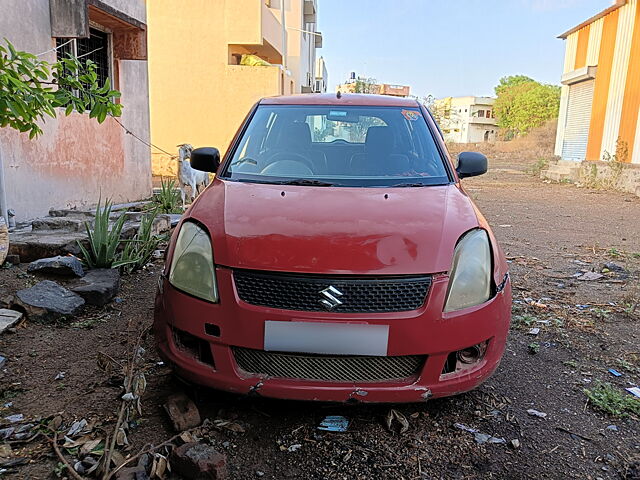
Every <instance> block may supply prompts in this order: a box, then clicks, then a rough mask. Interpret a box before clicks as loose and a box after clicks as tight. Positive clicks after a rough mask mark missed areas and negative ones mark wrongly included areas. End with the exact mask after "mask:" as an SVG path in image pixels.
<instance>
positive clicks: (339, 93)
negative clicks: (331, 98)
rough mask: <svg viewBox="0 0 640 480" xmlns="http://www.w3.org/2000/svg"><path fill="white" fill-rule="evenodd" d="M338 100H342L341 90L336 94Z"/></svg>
mask: <svg viewBox="0 0 640 480" xmlns="http://www.w3.org/2000/svg"><path fill="white" fill-rule="evenodd" d="M336 98H342V92H341V91H340V90H338V93H336Z"/></svg>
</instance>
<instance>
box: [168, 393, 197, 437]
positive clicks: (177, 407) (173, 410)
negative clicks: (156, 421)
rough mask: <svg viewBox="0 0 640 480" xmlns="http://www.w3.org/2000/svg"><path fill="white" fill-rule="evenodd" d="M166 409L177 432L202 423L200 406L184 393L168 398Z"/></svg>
mask: <svg viewBox="0 0 640 480" xmlns="http://www.w3.org/2000/svg"><path fill="white" fill-rule="evenodd" d="M164 409H165V411H166V412H167V415H169V419H170V420H171V424H172V425H173V428H174V430H175V431H176V432H183V431H184V430H188V429H189V428H193V427H197V426H198V425H200V423H201V418H200V412H199V411H198V407H196V405H195V404H194V403H193V402H192V401H191V399H190V398H189V397H187V396H186V395H185V394H184V393H176V394H174V395H171V396H169V398H167V403H165V404H164Z"/></svg>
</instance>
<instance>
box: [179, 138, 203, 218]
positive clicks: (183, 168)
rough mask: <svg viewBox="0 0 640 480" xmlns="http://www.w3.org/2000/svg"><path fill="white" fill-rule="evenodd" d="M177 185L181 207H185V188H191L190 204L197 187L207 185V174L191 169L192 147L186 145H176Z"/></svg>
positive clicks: (194, 196) (196, 192) (195, 194)
mask: <svg viewBox="0 0 640 480" xmlns="http://www.w3.org/2000/svg"><path fill="white" fill-rule="evenodd" d="M178 147H179V150H178V183H179V187H180V196H181V197H182V206H183V207H184V205H185V199H186V196H187V192H186V190H185V187H186V186H189V187H191V202H193V201H194V200H195V198H196V196H197V195H198V193H199V192H198V186H199V185H203V188H204V187H206V186H207V185H209V174H208V173H207V172H199V171H198V170H194V169H193V168H191V151H192V150H193V147H192V146H191V145H189V144H188V143H183V144H182V145H178Z"/></svg>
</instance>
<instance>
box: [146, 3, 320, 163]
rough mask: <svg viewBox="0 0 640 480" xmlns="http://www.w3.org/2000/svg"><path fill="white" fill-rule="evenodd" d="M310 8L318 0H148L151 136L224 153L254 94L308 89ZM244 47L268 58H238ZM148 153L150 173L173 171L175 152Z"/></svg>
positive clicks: (169, 145) (165, 143) (312, 59)
mask: <svg viewBox="0 0 640 480" xmlns="http://www.w3.org/2000/svg"><path fill="white" fill-rule="evenodd" d="M283 2H284V3H283ZM317 8H318V6H317V0H286V1H285V0H216V1H205V0H182V1H180V2H176V1H174V0H153V1H148V2H147V16H148V19H149V74H150V85H151V90H150V95H151V97H150V102H151V140H152V143H154V144H155V145H157V146H159V147H160V148H162V149H163V150H166V151H167V152H170V153H172V152H177V148H176V145H178V144H181V143H190V144H192V145H193V146H195V147H200V146H214V147H217V148H219V149H220V152H221V153H222V154H224V152H225V151H226V149H227V147H228V145H229V143H230V142H231V140H232V137H233V135H234V134H235V132H236V130H237V128H238V127H239V126H240V124H241V122H242V120H243V118H244V117H245V115H246V114H247V112H248V111H249V109H250V108H251V106H252V105H253V104H254V103H255V102H256V101H257V100H258V99H260V98H261V97H268V96H273V95H281V94H285V95H288V94H292V93H306V92H311V91H313V90H314V85H315V83H316V74H315V65H316V49H317V48H319V47H321V46H322V35H321V34H320V33H319V32H316V24H317ZM283 20H284V23H283ZM247 54H250V55H254V56H255V57H259V58H260V59H262V60H264V61H266V62H268V63H269V64H270V65H266V66H265V65H262V66H257V65H256V66H250V65H242V64H241V61H242V55H247ZM152 153H153V154H152V161H153V172H154V174H157V175H175V174H176V172H177V162H176V160H175V159H172V158H171V157H170V156H168V155H166V154H164V153H160V152H152Z"/></svg>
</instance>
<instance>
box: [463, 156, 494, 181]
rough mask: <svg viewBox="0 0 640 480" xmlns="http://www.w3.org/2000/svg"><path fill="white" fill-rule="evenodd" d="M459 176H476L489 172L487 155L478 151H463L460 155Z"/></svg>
mask: <svg viewBox="0 0 640 480" xmlns="http://www.w3.org/2000/svg"><path fill="white" fill-rule="evenodd" d="M456 172H457V173H458V177H460V178H466V177H475V176H477V175H482V174H484V173H487V157H485V156H484V155H483V154H481V153H478V152H462V153H461V154H460V155H458V168H456Z"/></svg>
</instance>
